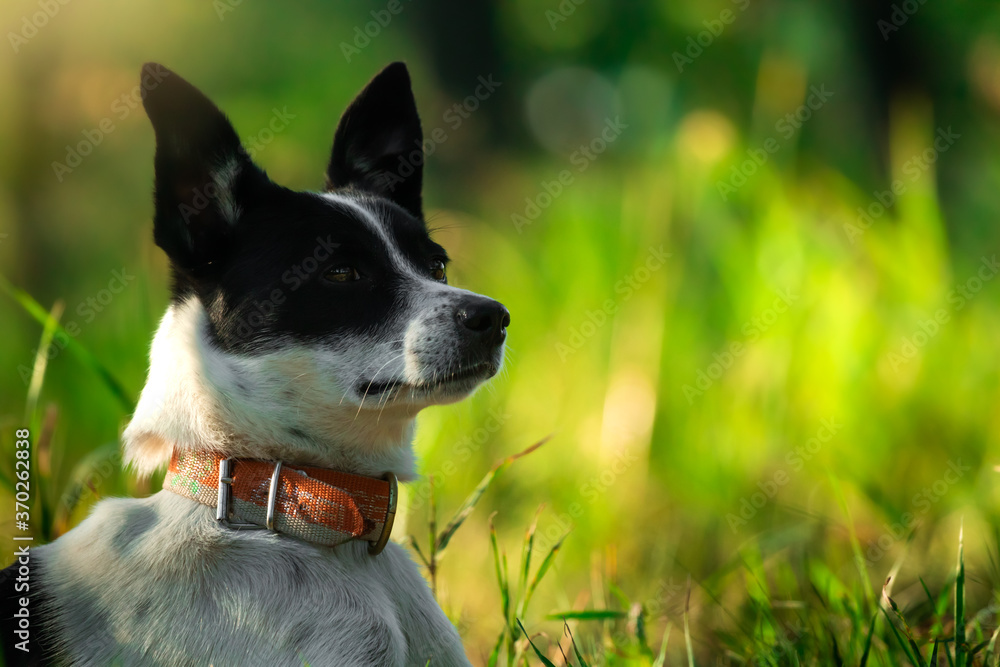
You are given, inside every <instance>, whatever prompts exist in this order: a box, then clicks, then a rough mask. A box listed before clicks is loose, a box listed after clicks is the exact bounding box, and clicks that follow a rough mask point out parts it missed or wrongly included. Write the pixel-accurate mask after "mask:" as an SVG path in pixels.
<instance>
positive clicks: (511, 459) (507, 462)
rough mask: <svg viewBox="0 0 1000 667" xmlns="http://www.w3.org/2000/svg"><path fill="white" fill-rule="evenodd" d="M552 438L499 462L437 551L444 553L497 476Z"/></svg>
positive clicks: (444, 534) (457, 516)
mask: <svg viewBox="0 0 1000 667" xmlns="http://www.w3.org/2000/svg"><path fill="white" fill-rule="evenodd" d="M551 438H552V436H551V435H547V436H545V437H544V438H542V439H541V440H539V441H538V442H536V443H535V444H533V445H532V446H530V447H528V448H527V449H525V450H523V451H521V452H518V453H517V454H511V455H510V456H508V457H507V458H505V459H503V460H501V461H499V462H497V463H496V464H495V465H494V466H493V468H491V469H490V471H489V472H488V473H486V476H485V477H483V479H482V480H481V481H480V482H479V484H478V485H477V486H476V488H475V489H473V490H472V493H470V494H469V496H468V497H467V498H466V499H465V502H463V503H462V504H461V506H460V507H459V508H458V511H457V512H455V515H454V516H453V517H452V518H451V521H449V522H448V525H446V526H445V527H444V530H442V531H441V533H440V534H439V535H438V537H437V550H438V551H442V550H443V549H444V548H445V547H447V546H448V543H449V542H450V541H451V538H452V537H453V536H454V535H455V531H457V530H458V529H459V528H460V527H461V525H462V524H463V523H464V522H465V520H466V519H467V518H468V517H469V515H470V514H472V510H474V509H475V508H476V503H478V502H479V499H480V498H482V497H483V494H484V493H486V489H488V488H489V486H490V484H492V483H493V480H494V478H496V476H497V475H498V474H499V473H500V472H501V471H502V470H503V469H504V468H506V467H507V466H509V465H510V464H511V463H513V462H514V461H516V460H518V459H519V458H522V457H524V456H527V455H528V454H530V453H532V452H533V451H535V450H536V449H538V448H539V447H541V446H542V445H544V444H545V443H546V442H548V441H549V440H550V439H551Z"/></svg>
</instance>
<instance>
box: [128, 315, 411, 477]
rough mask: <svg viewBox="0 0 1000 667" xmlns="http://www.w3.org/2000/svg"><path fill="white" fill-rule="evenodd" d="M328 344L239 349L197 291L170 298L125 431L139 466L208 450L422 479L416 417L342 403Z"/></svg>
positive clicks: (144, 470)
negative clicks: (213, 327)
mask: <svg viewBox="0 0 1000 667" xmlns="http://www.w3.org/2000/svg"><path fill="white" fill-rule="evenodd" d="M318 355H322V350H321V348H318V347H317V348H310V347H308V346H303V345H301V344H299V345H295V346H292V347H290V348H289V349H286V350H278V351H271V352H261V353H259V354H252V355H251V354H243V355H236V354H231V353H227V352H224V351H222V350H220V349H219V348H218V347H217V346H216V345H215V344H214V343H213V342H212V341H211V340H210V337H209V335H208V329H207V320H206V314H205V309H204V307H203V306H202V304H201V303H200V302H199V301H198V300H197V299H195V298H190V299H188V300H187V301H185V302H183V303H180V304H174V305H171V307H170V308H169V309H168V310H167V313H166V315H165V316H164V318H163V320H162V322H161V323H160V327H159V329H158V330H157V333H156V336H155V337H154V339H153V345H152V350H151V352H150V369H149V376H148V379H147V381H146V386H145V387H144V388H143V390H142V395H141V396H140V398H139V403H138V405H137V407H136V411H135V414H134V415H133V417H132V420H131V422H130V423H129V425H128V427H127V428H126V429H125V433H124V441H125V458H126V460H127V462H128V463H129V464H131V465H132V466H133V467H134V468H135V470H136V472H138V473H139V474H142V475H146V474H149V473H151V472H153V471H154V470H156V469H157V468H160V467H163V466H165V465H166V464H167V463H168V462H169V460H170V455H171V451H172V450H174V449H176V450H178V451H193V450H204V451H212V452H219V453H223V454H225V455H227V456H232V457H238V458H254V459H270V460H282V461H285V462H288V463H292V464H298V465H312V466H319V467H324V468H332V469H335V470H342V471H344V472H352V473H356V474H360V475H369V476H378V475H381V474H383V473H385V472H393V473H395V474H396V476H397V477H399V479H400V480H409V479H412V478H413V477H414V461H413V451H412V439H413V428H414V414H413V413H412V412H388V413H385V414H383V413H382V412H381V411H378V410H371V409H365V410H361V409H359V408H358V407H357V406H355V405H352V404H350V403H349V402H347V401H343V400H341V399H342V397H343V394H341V393H338V391H339V390H338V389H336V385H335V382H334V380H333V379H332V378H329V377H327V376H326V374H324V373H323V371H322V365H321V364H320V363H318V360H319V358H320V357H319V356H318Z"/></svg>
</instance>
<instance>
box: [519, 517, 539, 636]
mask: <svg viewBox="0 0 1000 667" xmlns="http://www.w3.org/2000/svg"><path fill="white" fill-rule="evenodd" d="M543 509H545V503H542V504H541V505H539V506H538V509H537V510H535V517H534V518H533V519H532V521H531V524H530V525H529V526H528V530H527V531H525V533H524V542H523V544H522V545H521V574H520V578H519V579H518V583H517V595H518V598H519V599H520V600H521V605H520V608H519V610H518V615H519V616H524V595H525V592H526V591H527V586H528V576H529V574H530V573H531V551H532V549H533V548H534V546H535V529H536V527H537V526H538V517H539V516H541V514H542V510H543Z"/></svg>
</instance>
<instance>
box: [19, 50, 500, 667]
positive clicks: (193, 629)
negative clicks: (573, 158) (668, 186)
mask: <svg viewBox="0 0 1000 667" xmlns="http://www.w3.org/2000/svg"><path fill="white" fill-rule="evenodd" d="M142 77H143V81H144V82H155V83H154V85H148V86H146V85H144V90H143V106H144V107H145V109H146V112H147V115H148V116H149V119H150V121H151V122H152V125H153V129H154V131H155V135H156V155H155V161H154V166H155V186H154V189H155V196H154V200H155V206H154V208H155V214H154V225H153V232H154V239H155V241H156V243H157V245H158V246H159V247H160V248H162V249H163V250H164V251H165V252H166V254H167V257H168V259H169V263H170V269H171V276H172V291H171V301H170V305H169V308H168V309H167V312H166V314H165V316H164V317H163V319H162V321H161V323H160V325H159V328H158V330H157V332H156V334H155V337H154V339H153V343H152V348H151V352H150V368H149V373H148V378H147V382H146V384H145V386H144V388H143V390H142V393H141V396H140V398H139V401H138V404H137V407H136V410H135V413H134V414H133V416H132V418H131V421H130V422H129V424H128V426H127V428H126V429H125V431H124V435H123V443H124V452H125V459H126V461H127V462H128V464H129V465H130V466H131V467H132V468H133V469H134V470H135V471H136V473H137V474H139V475H144V476H145V475H149V474H151V473H153V472H154V471H156V470H160V469H162V468H163V467H164V466H169V472H168V473H167V475H166V479H165V481H164V488H163V490H162V491H160V492H159V493H156V494H154V495H152V496H150V497H148V498H142V499H106V500H102V501H101V502H99V503H98V504H97V505H96V506H95V507H94V509H93V511H92V512H91V514H90V515H89V516H88V517H87V518H86V519H85V520H84V521H82V522H81V523H80V524H79V525H78V526H76V527H75V528H73V529H72V530H70V531H69V532H67V533H66V534H65V535H63V536H61V537H60V538H59V539H57V540H55V541H54V542H52V543H51V544H47V545H44V546H39V547H37V548H32V549H31V550H30V556H29V557H28V558H27V559H26V560H27V561H30V566H29V569H30V583H29V580H26V583H25V586H26V588H25V589H16V588H15V586H16V582H17V576H18V571H19V570H18V568H22V569H21V570H20V571H21V572H22V574H23V572H24V570H23V568H24V562H25V561H22V563H21V564H20V565H19V564H18V563H17V562H15V563H14V565H12V566H11V567H10V568H8V569H7V570H5V571H4V572H3V578H2V586H3V590H4V591H5V595H4V600H5V609H4V610H3V613H4V617H5V619H6V623H7V631H6V632H5V633H4V638H3V640H4V650H5V654H6V655H7V656H8V661H9V664H64V665H74V666H76V665H79V666H84V665H100V666H102V667H103V666H105V665H111V664H116V665H143V666H149V665H165V666H166V665H171V666H173V665H199V666H200V665H215V666H216V667H219V666H222V665H268V666H284V665H288V666H295V667H301V666H302V665H313V666H321V665H332V666H336V667H346V666H356V665H371V666H384V665H420V666H423V665H426V664H427V663H428V661H429V662H430V664H431V665H445V666H452V665H467V664H469V663H468V660H467V658H466V657H465V653H464V651H463V648H462V644H461V641H460V639H459V636H458V633H457V631H456V630H455V628H454V626H453V625H452V624H451V622H450V621H449V620H448V618H447V617H446V616H445V614H444V613H443V612H442V610H441V608H440V607H439V606H438V604H437V603H436V601H435V599H434V597H433V596H432V595H431V592H430V590H429V588H428V586H427V585H426V582H425V581H424V579H423V578H422V576H421V574H420V572H419V570H418V568H417V566H416V564H415V562H414V561H413V560H412V559H411V557H410V556H409V554H408V553H407V552H406V550H404V548H403V547H401V546H399V545H398V544H396V543H395V542H392V541H389V542H388V543H386V541H387V538H388V536H389V531H390V530H391V524H392V518H393V515H394V512H395V494H396V486H395V485H396V481H397V480H398V481H404V482H405V481H408V480H412V479H414V477H415V472H414V468H415V464H414V455H413V451H412V440H413V432H414V418H415V416H416V414H417V413H418V412H419V411H420V410H421V409H423V408H424V407H427V406H430V405H435V404H445V403H452V402H455V401H459V400H461V399H463V398H465V397H467V396H468V395H470V394H471V393H472V392H473V391H474V390H475V389H476V388H477V387H478V386H479V385H481V384H482V383H483V382H485V381H486V380H488V379H489V378H491V377H492V376H493V375H495V374H496V373H497V372H498V370H499V368H500V367H501V364H502V362H503V358H504V344H505V337H506V332H507V326H508V325H509V324H510V314H509V313H508V311H507V309H506V308H505V307H504V306H503V305H502V304H500V303H499V302H497V301H495V300H493V299H490V298H487V297H484V296H480V295H478V294H475V293H473V292H469V291H466V290H463V289H459V288H457V287H453V286H451V285H449V284H448V281H447V275H446V274H447V264H448V256H447V254H446V252H445V250H444V248H442V247H441V246H440V245H439V244H438V243H436V242H435V241H433V240H432V239H431V237H430V235H429V232H428V229H427V224H426V222H425V220H424V215H423V205H422V200H421V199H422V195H421V189H422V187H421V186H422V183H421V181H422V168H421V167H422V164H423V153H422V148H421V147H422V141H423V137H422V131H421V127H420V119H419V117H418V114H417V108H416V103H415V100H414V96H413V93H412V90H411V85H410V77H409V73H408V72H407V69H406V66H405V65H404V64H403V63H393V64H391V65H389V66H388V67H386V68H385V69H384V70H382V71H381V72H380V73H379V74H378V75H376V76H375V77H374V78H373V79H372V80H371V82H370V83H369V84H368V85H367V86H366V87H365V88H364V89H363V90H362V91H361V93H360V94H358V96H357V97H356V98H355V99H354V101H353V102H352V103H351V104H350V105H349V107H348V108H347V110H346V111H345V112H344V114H343V116H342V117H341V119H340V122H339V125H338V127H337V129H336V132H335V135H334V142H333V149H332V154H331V158H330V162H329V165H328V167H327V170H326V184H325V188H324V189H323V191H321V192H297V191H293V190H290V189H286V188H284V187H282V186H279V185H276V184H275V183H273V182H272V181H271V180H270V179H269V178H268V176H267V175H266V174H265V172H264V171H263V170H262V169H261V168H260V167H258V166H257V165H256V164H254V162H253V161H252V160H251V158H250V156H249V154H248V152H247V151H246V149H245V148H244V147H243V146H242V145H241V142H240V139H239V137H238V135H237V133H236V131H235V130H234V129H233V126H232V124H231V123H230V122H229V120H228V119H227V118H226V116H225V115H224V114H223V113H222V112H221V111H220V110H219V109H218V108H217V107H216V106H215V105H214V104H213V103H212V102H211V101H210V100H209V99H208V98H207V97H206V96H205V95H204V94H202V93H201V92H200V91H199V90H198V89H197V88H195V87H194V86H192V85H191V84H189V83H188V82H187V81H185V80H184V79H182V78H181V77H179V76H178V75H176V74H174V73H173V72H171V71H169V70H167V69H166V68H164V67H162V66H160V65H157V64H153V63H150V64H146V65H145V66H144V67H143V70H142ZM29 585H30V591H28V592H17V593H15V592H14V591H15V590H19V591H20V590H27V586H29ZM22 595H30V596H31V597H30V607H29V610H30V640H31V641H30V642H29V643H28V644H27V646H28V647H29V648H30V652H23V651H22V650H21V649H20V648H17V647H15V646H14V643H15V642H17V641H19V640H18V639H17V636H16V635H15V633H14V631H15V630H16V629H17V627H18V625H17V623H18V620H17V618H14V614H15V612H16V609H17V607H15V606H14V605H15V603H16V600H17V598H18V597H20V596H22Z"/></svg>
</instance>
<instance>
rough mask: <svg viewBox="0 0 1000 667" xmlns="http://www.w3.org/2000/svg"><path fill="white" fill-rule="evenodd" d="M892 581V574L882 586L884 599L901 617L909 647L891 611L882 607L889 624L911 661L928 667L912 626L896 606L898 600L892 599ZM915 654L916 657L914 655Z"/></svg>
mask: <svg viewBox="0 0 1000 667" xmlns="http://www.w3.org/2000/svg"><path fill="white" fill-rule="evenodd" d="M891 581H892V575H890V576H889V577H888V578H887V579H886V580H885V584H884V585H883V586H882V599H883V600H884V601H885V602H886V603H887V604H888V605H889V607H890V608H891V609H892V611H893V612H894V613H895V615H896V618H898V619H899V623H900V624H901V625H902V626H903V632H904V633H905V634H906V639H907V640H908V642H909V648H907V645H906V644H903V639H902V637H900V635H899V632H898V631H897V629H896V625H895V623H893V622H892V618H891V617H890V616H889V612H888V611H886V609H885V607H884V606H883V607H882V611H883V612H885V615H886V618H887V619H889V626H890V627H891V628H892V631H893V633H894V634H895V635H896V639H898V640H899V643H900V645H902V646H903V650H904V651H906V653H907V655H908V657H909V658H910V662H913V663H915V664H917V665H919V666H920V667H927V662H926V661H925V660H924V656H923V655H921V653H920V649H919V648H918V647H917V642H915V641H914V640H913V633H912V632H910V627H909V626H908V625H907V624H906V619H905V618H903V614H902V612H900V611H899V607H898V606H896V601H895V600H893V599H892V597H891V596H890V595H889V584H890V582H891ZM914 656H915V657H914Z"/></svg>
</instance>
